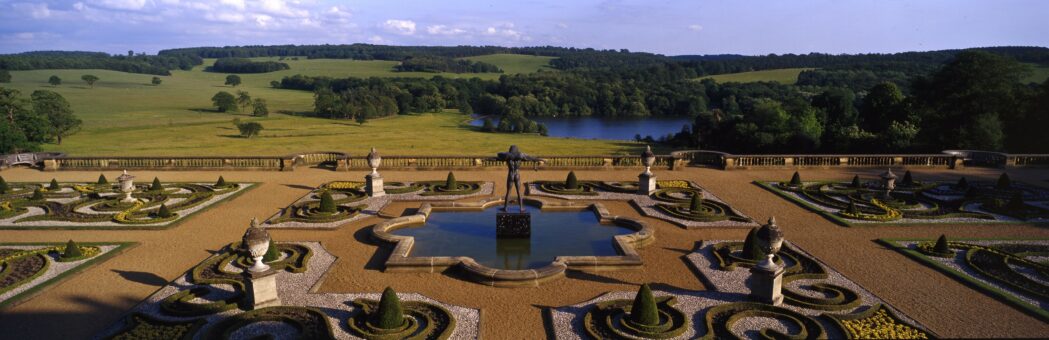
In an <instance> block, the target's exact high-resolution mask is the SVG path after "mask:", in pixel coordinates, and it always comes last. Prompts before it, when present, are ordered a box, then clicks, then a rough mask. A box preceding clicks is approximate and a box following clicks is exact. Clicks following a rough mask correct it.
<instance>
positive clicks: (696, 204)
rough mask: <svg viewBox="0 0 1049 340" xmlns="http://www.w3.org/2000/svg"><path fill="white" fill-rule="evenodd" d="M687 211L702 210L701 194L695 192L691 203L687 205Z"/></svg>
mask: <svg viewBox="0 0 1049 340" xmlns="http://www.w3.org/2000/svg"><path fill="white" fill-rule="evenodd" d="M688 210H691V211H700V210H703V193H701V192H696V193H695V194H694V195H692V201H691V202H689V203H688Z"/></svg>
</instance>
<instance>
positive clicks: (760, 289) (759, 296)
mask: <svg viewBox="0 0 1049 340" xmlns="http://www.w3.org/2000/svg"><path fill="white" fill-rule="evenodd" d="M783 272H784V269H783V266H780V265H775V266H773V267H772V268H768V267H764V266H761V265H757V266H754V267H753V268H751V269H750V279H749V280H747V286H748V288H750V297H751V298H753V299H756V300H758V301H761V302H764V303H767V304H771V305H773V306H779V305H780V304H782V303H783V293H782V290H783Z"/></svg>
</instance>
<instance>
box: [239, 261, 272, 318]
mask: <svg viewBox="0 0 1049 340" xmlns="http://www.w3.org/2000/svg"><path fill="white" fill-rule="evenodd" d="M244 276H245V277H246V279H247V280H246V281H248V282H247V283H248V284H247V287H246V288H247V291H246V292H245V293H246V294H247V295H248V303H249V305H248V306H249V307H250V308H251V309H259V308H264V307H272V306H280V297H279V296H277V271H276V270H272V269H270V270H266V271H263V272H253V271H250V270H245V271H244Z"/></svg>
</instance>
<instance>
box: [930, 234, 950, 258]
mask: <svg viewBox="0 0 1049 340" xmlns="http://www.w3.org/2000/svg"><path fill="white" fill-rule="evenodd" d="M932 250H933V251H935V252H937V253H941V254H947V253H952V251H951V247H948V246H947V235H943V234H940V238H938V239H936V245H935V246H933V247H932Z"/></svg>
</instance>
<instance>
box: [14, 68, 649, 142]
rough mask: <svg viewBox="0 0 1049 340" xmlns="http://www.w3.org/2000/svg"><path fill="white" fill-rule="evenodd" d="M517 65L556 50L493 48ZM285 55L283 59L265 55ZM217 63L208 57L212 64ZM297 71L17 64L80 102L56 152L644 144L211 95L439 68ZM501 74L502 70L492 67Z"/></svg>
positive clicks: (306, 98)
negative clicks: (352, 114)
mask: <svg viewBox="0 0 1049 340" xmlns="http://www.w3.org/2000/svg"><path fill="white" fill-rule="evenodd" d="M478 58H486V60H487V61H488V62H491V63H494V64H496V65H498V66H500V67H502V68H503V69H504V70H506V71H507V72H508V73H512V72H524V71H528V70H537V69H540V68H542V67H544V66H543V65H546V64H547V62H548V61H549V58H545V57H532V56H504V55H494V56H484V57H478ZM258 59H275V58H258ZM212 62H214V61H213V60H208V61H207V62H206V64H210V63H212ZM286 62H288V64H289V65H291V70H286V71H280V72H271V73H264V74H243V75H241V78H242V79H243V84H242V85H240V86H238V87H236V88H233V87H229V86H225V85H223V83H224V81H225V77H226V74H222V73H209V72H203V71H202V70H203V67H197V68H195V69H194V70H192V71H174V72H173V74H172V75H171V76H167V77H160V78H161V79H163V83H162V84H161V85H160V86H153V85H150V79H152V78H153V76H152V75H145V74H132V73H124V72H115V71H107V70H34V71H13V72H11V74H12V78H13V79H12V83H11V84H3V86H4V87H9V88H14V89H17V90H19V91H21V92H22V95H23V96H24V97H28V95H29V94H30V93H32V92H33V91H34V90H40V89H46V90H52V91H56V92H58V93H61V94H62V95H63V96H65V98H66V99H67V100H69V102H70V103H71V104H72V106H73V109H74V111H75V112H76V115H77V116H78V117H80V118H81V119H83V120H84V126H83V130H82V131H80V132H79V133H77V134H75V135H72V136H70V137H68V138H66V139H65V140H64V141H63V144H62V145H55V144H46V145H44V146H43V148H44V150H47V151H62V152H66V153H68V154H71V155H100V156H101V155H107V156H108V155H143V156H144V155H239V154H263V155H279V154H286V153H291V152H303V151H315V150H339V151H346V152H351V153H354V154H360V153H364V152H366V150H367V149H368V148H369V147H372V146H374V147H377V148H379V149H380V150H382V151H383V153H385V154H387V155H392V154H402V155H406V154H463V153H472V154H490V153H494V152H496V151H505V149H506V147H507V146H508V145H510V144H518V145H520V146H521V147H522V148H524V149H525V150H527V151H528V152H530V153H534V154H610V153H626V152H630V153H633V152H636V151H637V149H638V148H640V146H639V145H638V144H634V143H624V142H614V141H597V140H572V139H562V138H547V137H540V136H534V135H533V136H526V135H511V134H494V133H482V132H477V131H475V130H473V129H472V128H470V127H468V126H467V124H466V119H467V117H466V116H464V115H461V114H458V113H452V112H446V113H435V114H422V115H411V116H397V117H391V118H385V119H378V120H373V121H370V122H368V123H366V124H365V125H364V126H359V125H357V124H356V123H353V122H350V121H335V120H328V119H319V118H308V117H300V116H294V115H286V114H271V116H270V117H267V118H259V119H256V118H251V117H249V116H247V115H241V114H230V113H217V112H213V111H211V108H212V106H211V96H213V95H214V94H215V93H216V92H218V91H229V92H231V93H233V92H235V91H236V90H244V91H248V92H249V93H250V94H251V95H252V96H253V97H256V98H264V99H266V101H267V102H268V104H269V108H270V112H278V111H287V112H304V111H311V110H312V108H313V94H312V93H310V92H306V91H296V90H279V89H273V88H271V87H270V86H269V82H270V81H272V80H280V78H281V77H283V76H286V75H294V74H307V75H327V76H332V77H348V76H356V77H368V76H380V77H389V76H401V77H413V76H414V77H432V76H434V75H436V74H435V73H415V72H410V73H409V72H405V73H402V72H393V71H392V69H391V68H392V66H393V65H394V64H395V62H391V61H355V60H333V59H319V60H306V59H301V60H297V61H295V60H286ZM84 74H93V75H96V76H98V77H99V78H101V80H100V81H98V82H97V83H95V86H94V88H90V87H88V86H87V84H85V83H84V82H83V81H81V80H80V76H82V75H84ZM51 75H58V76H59V77H61V78H62V79H63V84H62V85H59V86H58V87H51V86H50V85H48V84H47V79H48V77H50V76H51ZM440 75H442V76H446V77H470V76H475V75H476V74H440ZM483 76H484V77H485V78H489V79H491V78H497V77H498V76H499V74H484V75H483ZM234 118H241V119H242V120H257V121H259V122H260V123H261V124H262V125H263V127H264V130H263V131H262V134H261V136H259V137H257V138H252V139H244V138H239V137H236V136H235V135H236V134H237V130H236V128H235V127H234V126H233V124H231V121H232V120H233V119H234Z"/></svg>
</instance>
